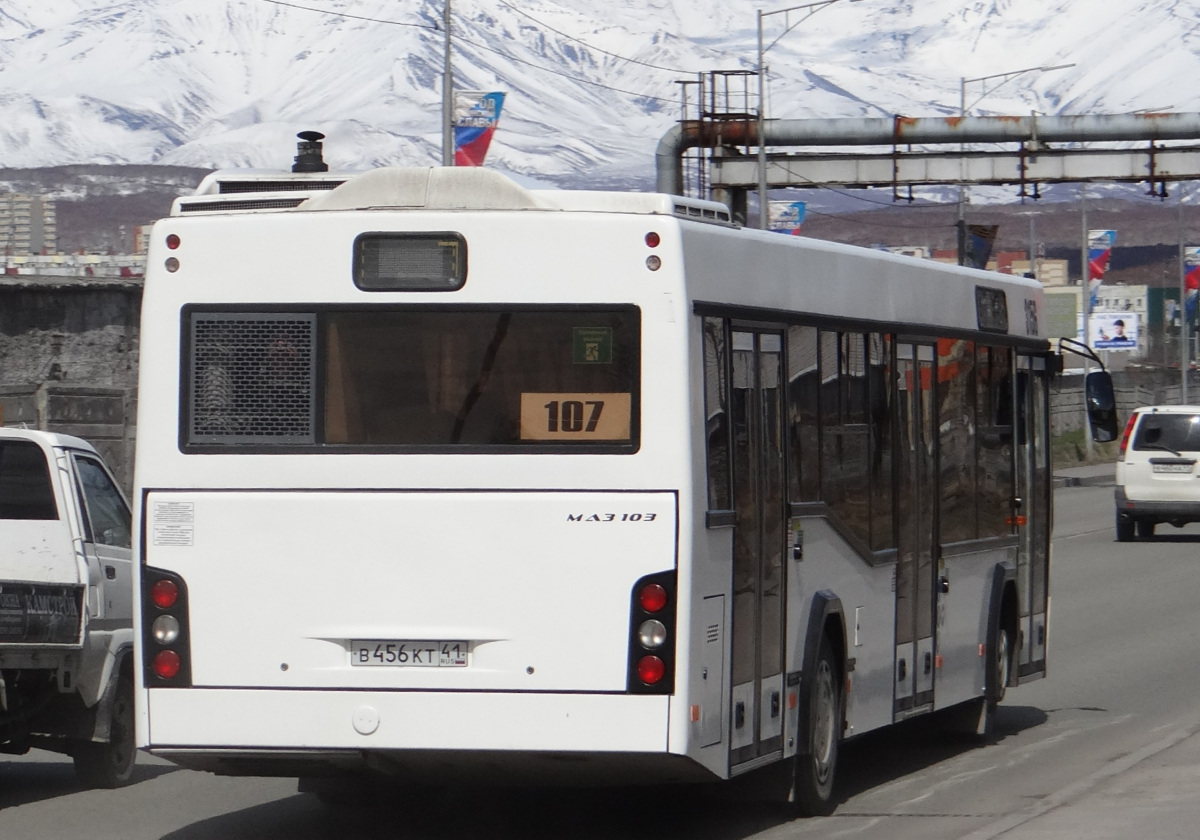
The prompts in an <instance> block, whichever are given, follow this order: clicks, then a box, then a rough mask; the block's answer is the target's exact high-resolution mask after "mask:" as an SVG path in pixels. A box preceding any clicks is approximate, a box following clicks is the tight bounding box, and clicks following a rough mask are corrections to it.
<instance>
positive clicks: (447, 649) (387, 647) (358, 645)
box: [350, 640, 467, 668]
mask: <svg viewBox="0 0 1200 840" xmlns="http://www.w3.org/2000/svg"><path fill="white" fill-rule="evenodd" d="M350 664H351V665H360V666H363V667H373V666H374V667H380V668H465V667H467V643H466V642H464V641H456V642H426V641H407V640H406V641H352V642H350Z"/></svg>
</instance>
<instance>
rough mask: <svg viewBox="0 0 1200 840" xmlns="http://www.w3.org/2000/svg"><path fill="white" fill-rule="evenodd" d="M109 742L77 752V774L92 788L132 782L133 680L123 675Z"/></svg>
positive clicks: (87, 745)
mask: <svg viewBox="0 0 1200 840" xmlns="http://www.w3.org/2000/svg"><path fill="white" fill-rule="evenodd" d="M110 714H111V715H112V720H111V723H110V727H111V728H110V730H109V740H108V742H107V743H99V742H96V741H88V742H87V743H83V744H79V745H78V747H76V749H75V754H74V756H73V757H74V759H75V773H76V775H78V776H79V779H80V780H81V781H82V782H83V783H84V784H86V785H88V786H89V787H98V788H110V789H111V788H119V787H124V786H125V785H127V784H129V782H130V781H132V779H133V763H134V760H135V759H136V757H137V744H136V743H135V733H134V724H133V680H132V679H130V678H129V677H126V676H122V677H121V678H120V681H119V682H118V683H117V695H116V697H114V698H113V705H112V709H111V711H110Z"/></svg>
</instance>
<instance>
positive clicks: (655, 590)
mask: <svg viewBox="0 0 1200 840" xmlns="http://www.w3.org/2000/svg"><path fill="white" fill-rule="evenodd" d="M638 604H639V605H641V608H642V609H644V610H645V611H646V612H648V613H656V612H658V611H659V610H661V609H662V608H663V607H665V606H666V605H667V590H665V589H663V588H662V586H660V585H659V584H657V583H651V584H648V585H646V586H643V587H642V591H641V592H639V593H638Z"/></svg>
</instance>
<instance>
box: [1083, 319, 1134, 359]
mask: <svg viewBox="0 0 1200 840" xmlns="http://www.w3.org/2000/svg"><path fill="white" fill-rule="evenodd" d="M1138 321H1139V315H1138V313H1136V312H1093V313H1092V317H1091V319H1090V321H1089V324H1090V325H1091V332H1092V334H1091V336H1089V338H1090V339H1091V341H1090V342H1088V343H1089V344H1091V345H1092V347H1094V348H1096V349H1097V350H1136V349H1137V343H1138V327H1139V326H1140V325H1139V323H1138Z"/></svg>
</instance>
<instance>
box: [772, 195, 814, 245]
mask: <svg viewBox="0 0 1200 840" xmlns="http://www.w3.org/2000/svg"><path fill="white" fill-rule="evenodd" d="M807 208H808V205H807V204H805V203H804V202H803V201H772V202H770V203H768V204H767V209H768V211H769V213H770V215H769V216H768V221H769V227H770V229H771V230H773V231H775V232H776V233H786V234H788V235H790V236H799V235H800V226H801V225H803V224H804V212H805V210H806V209H807Z"/></svg>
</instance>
